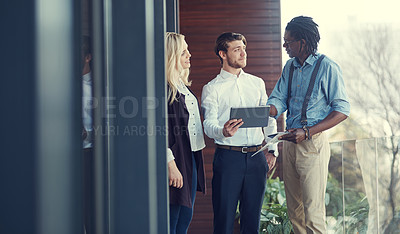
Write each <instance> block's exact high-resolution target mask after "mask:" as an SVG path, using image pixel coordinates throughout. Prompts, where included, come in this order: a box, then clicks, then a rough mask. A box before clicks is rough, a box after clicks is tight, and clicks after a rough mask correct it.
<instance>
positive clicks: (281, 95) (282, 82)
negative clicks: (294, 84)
mask: <svg viewBox="0 0 400 234" xmlns="http://www.w3.org/2000/svg"><path fill="white" fill-rule="evenodd" d="M288 64H289V63H286V65H285V67H284V68H283V71H282V75H281V77H280V78H279V80H278V82H277V83H276V85H275V87H274V90H273V91H272V93H271V95H270V96H269V98H268V101H267V105H273V106H275V108H276V110H277V114H276V116H275V119H277V118H278V117H279V116H280V115H281V114H282V113H283V112H285V111H286V110H287V105H286V100H287V97H288V77H289V70H290V65H288Z"/></svg>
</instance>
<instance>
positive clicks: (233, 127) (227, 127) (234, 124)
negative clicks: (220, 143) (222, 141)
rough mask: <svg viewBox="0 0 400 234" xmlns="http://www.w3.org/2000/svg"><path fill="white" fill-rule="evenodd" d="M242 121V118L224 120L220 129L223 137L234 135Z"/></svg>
mask: <svg viewBox="0 0 400 234" xmlns="http://www.w3.org/2000/svg"><path fill="white" fill-rule="evenodd" d="M243 123H244V122H243V121H242V119H231V120H228V121H226V123H225V124H224V128H223V129H222V133H223V134H224V136H225V137H231V136H233V135H235V133H236V132H237V130H238V129H239V127H240V126H242V124H243Z"/></svg>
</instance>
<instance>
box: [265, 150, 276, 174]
mask: <svg viewBox="0 0 400 234" xmlns="http://www.w3.org/2000/svg"><path fill="white" fill-rule="evenodd" d="M265 158H266V159H267V163H268V168H269V170H271V169H272V168H274V167H275V163H276V157H275V156H274V154H271V153H267V155H265Z"/></svg>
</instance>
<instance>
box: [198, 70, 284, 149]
mask: <svg viewBox="0 0 400 234" xmlns="http://www.w3.org/2000/svg"><path fill="white" fill-rule="evenodd" d="M267 100H268V96H267V93H266V90H265V83H264V81H263V80H262V79H261V78H259V77H256V76H254V75H251V74H248V73H245V72H244V71H243V70H241V72H240V73H239V75H238V76H236V75H234V74H231V73H229V72H227V71H225V70H223V69H221V72H220V74H218V75H217V77H215V78H214V79H213V80H211V81H210V82H208V83H207V84H206V85H205V86H204V87H203V92H202V95H201V107H202V111H203V114H204V122H203V124H204V132H205V133H206V135H207V136H208V137H210V138H213V139H214V141H215V143H216V144H220V145H229V146H255V145H261V144H262V142H263V140H265V141H266V142H268V141H269V140H270V139H269V138H268V135H270V134H273V133H276V131H277V126H276V120H275V119H274V118H271V117H270V118H269V120H268V127H265V128H264V134H263V129H262V128H261V127H260V128H239V129H238V131H237V132H236V133H235V135H233V136H232V137H225V136H224V135H223V133H222V129H223V126H224V124H225V123H226V122H227V121H228V120H229V116H230V110H231V107H257V106H262V105H266V103H267ZM276 147H277V146H276V144H274V145H272V146H270V147H269V150H274V151H275V155H277V153H278V151H277V148H276Z"/></svg>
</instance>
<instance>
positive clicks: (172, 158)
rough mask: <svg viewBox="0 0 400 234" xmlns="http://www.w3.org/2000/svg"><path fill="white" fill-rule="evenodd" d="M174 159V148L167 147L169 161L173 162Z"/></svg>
mask: <svg viewBox="0 0 400 234" xmlns="http://www.w3.org/2000/svg"><path fill="white" fill-rule="evenodd" d="M174 159H175V157H174V153H172V150H171V149H170V148H167V163H169V162H171V161H172V160H174Z"/></svg>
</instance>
